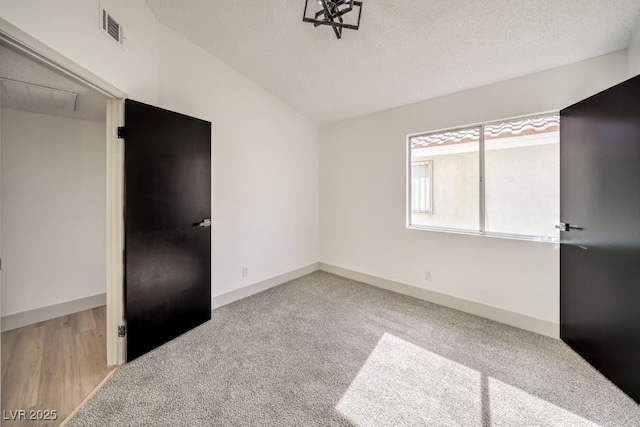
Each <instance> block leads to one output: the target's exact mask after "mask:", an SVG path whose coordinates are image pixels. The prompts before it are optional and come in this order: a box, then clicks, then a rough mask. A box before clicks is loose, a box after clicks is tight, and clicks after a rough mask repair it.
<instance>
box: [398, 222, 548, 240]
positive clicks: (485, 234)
mask: <svg viewBox="0 0 640 427" xmlns="http://www.w3.org/2000/svg"><path fill="white" fill-rule="evenodd" d="M407 228H408V229H410V230H422V231H435V232H436V233H451V234H465V235H468V236H478V237H491V238H495V239H509V240H524V241H527V242H541V243H553V244H557V243H560V238H559V237H542V236H526V235H522V234H507V233H491V232H482V231H473V230H461V229H456V228H443V227H429V226H425V225H412V224H409V225H407Z"/></svg>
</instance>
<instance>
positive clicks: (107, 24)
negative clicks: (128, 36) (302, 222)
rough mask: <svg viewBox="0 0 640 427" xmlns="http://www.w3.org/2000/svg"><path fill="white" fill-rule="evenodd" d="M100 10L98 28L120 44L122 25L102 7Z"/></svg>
mask: <svg viewBox="0 0 640 427" xmlns="http://www.w3.org/2000/svg"><path fill="white" fill-rule="evenodd" d="M101 12H102V14H101V15H102V16H101V19H100V29H101V30H102V31H104V33H105V34H107V35H108V36H109V37H111V38H112V39H113V40H115V41H116V42H118V43H119V44H122V39H123V37H122V27H121V26H120V24H119V23H118V21H116V20H115V19H113V16H111V15H109V13H108V12H107V11H106V10H104V9H102V11H101Z"/></svg>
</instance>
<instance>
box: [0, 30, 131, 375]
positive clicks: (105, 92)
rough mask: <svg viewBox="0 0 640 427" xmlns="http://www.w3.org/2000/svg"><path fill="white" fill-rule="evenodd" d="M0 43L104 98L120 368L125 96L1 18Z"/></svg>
mask: <svg viewBox="0 0 640 427" xmlns="http://www.w3.org/2000/svg"><path fill="white" fill-rule="evenodd" d="M0 41H2V42H3V43H5V44H7V45H9V46H11V47H12V48H13V49H15V50H17V51H19V52H21V53H22V54H23V55H24V56H26V57H28V58H30V59H31V60H33V61H34V62H37V63H40V64H42V65H45V66H46V67H48V68H51V69H53V70H55V71H57V72H60V73H62V74H64V75H65V76H66V77H68V78H69V79H71V80H73V81H75V82H77V83H80V84H82V85H84V86H88V87H90V88H91V89H93V90H95V91H96V92H98V93H100V94H101V95H102V96H104V97H105V98H107V117H106V141H105V148H106V154H107V157H106V170H107V173H106V183H107V188H106V208H107V212H106V214H107V223H106V229H105V232H106V237H107V248H106V249H107V259H106V266H107V275H106V286H107V288H106V293H107V330H106V342H107V365H109V366H111V365H122V364H123V363H124V361H125V346H124V339H122V338H119V337H118V325H124V281H123V251H124V209H123V208H124V143H123V140H122V139H118V135H117V128H118V126H123V125H124V99H125V98H127V94H126V93H125V92H123V91H121V90H120V89H118V88H116V87H115V86H113V85H111V84H110V83H108V82H106V81H105V80H102V79H101V78H100V77H98V76H96V75H95V74H93V73H91V72H90V71H88V70H86V69H85V68H83V67H81V66H80V65H78V64H76V63H75V62H73V61H71V60H69V59H68V58H66V57H64V56H63V55H61V54H59V53H58V52H56V51H55V50H53V49H51V48H50V47H48V46H47V45H45V44H44V43H42V42H40V41H39V40H37V39H35V38H33V37H31V36H30V35H28V34H27V33H25V32H24V31H22V30H20V29H19V28H17V27H15V26H14V25H12V24H10V23H9V22H7V21H6V20H4V19H2V18H0Z"/></svg>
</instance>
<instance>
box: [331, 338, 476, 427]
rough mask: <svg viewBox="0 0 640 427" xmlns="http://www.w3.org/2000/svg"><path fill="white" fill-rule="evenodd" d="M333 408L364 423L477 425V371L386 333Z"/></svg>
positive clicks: (369, 424)
mask: <svg viewBox="0 0 640 427" xmlns="http://www.w3.org/2000/svg"><path fill="white" fill-rule="evenodd" d="M336 410H337V411H338V412H339V413H340V414H342V415H343V416H344V417H346V418H347V419H348V420H349V421H351V422H352V423H353V424H355V425H357V426H363V427H364V426H371V425H379V426H391V425H432V424H430V423H432V422H433V421H434V420H437V421H438V423H439V424H443V425H464V426H479V425H482V402H481V384H480V373H479V372H478V371H475V370H473V369H469V368H467V367H466V366H463V365H461V364H459V363H456V362H453V361H451V360H449V359H446V358H444V357H441V356H438V355H437V354H434V353H432V352H430V351H427V350H425V349H423V348H421V347H418V346H416V345H414V344H411V343H409V342H407V341H404V340H402V339H400V338H398V337H395V336H393V335H390V334H387V333H385V334H384V335H383V336H382V338H380V341H378V344H377V345H376V347H375V349H374V350H373V352H372V353H371V354H370V355H369V357H368V358H367V361H366V362H365V364H364V366H363V367H362V369H360V372H358V375H357V376H356V378H355V379H354V380H353V382H352V383H351V385H350V386H349V389H348V390H347V392H346V393H345V394H344V395H343V396H342V398H341V399H340V401H339V402H338V404H337V405H336Z"/></svg>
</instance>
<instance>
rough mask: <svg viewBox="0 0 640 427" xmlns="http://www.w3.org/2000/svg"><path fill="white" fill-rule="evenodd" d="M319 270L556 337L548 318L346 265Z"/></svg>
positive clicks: (323, 266)
mask: <svg viewBox="0 0 640 427" xmlns="http://www.w3.org/2000/svg"><path fill="white" fill-rule="evenodd" d="M320 270H322V271H326V272H328V273H333V274H336V275H338V276H342V277H346V278H348V279H353V280H357V281H359V282H363V283H366V284H369V285H373V286H377V287H379V288H383V289H387V290H389V291H393V292H398V293H400V294H404V295H409V296H412V297H414V298H418V299H421V300H425V301H429V302H432V303H435V304H438V305H442V306H445V307H449V308H453V309H456V310H460V311H464V312H466V313H470V314H474V315H476V316H480V317H484V318H485V319H490V320H495V321H496V322H500V323H504V324H507V325H510V326H515V327H516V328H520V329H525V330H527V331H530V332H535V333H537V334H540V335H545V336H548V337H551V338H555V339H560V325H559V324H558V323H554V322H550V321H548V320H543V319H538V318H535V317H531V316H527V315H524V314H520V313H516V312H513V311H509V310H504V309H502V308H498V307H493V306H490V305H486V304H482V303H478V302H474V301H469V300H466V299H463V298H458V297H454V296H451V295H447V294H443V293H440V292H435V291H432V290H429V289H423V288H418V287H416V286H411V285H407V284H404V283H399V282H394V281H392V280H387V279H382V278H380V277H376V276H371V275H368V274H365V273H360V272H358V271H353V270H348V269H346V268H342V267H337V266H335V265H330V264H325V263H322V262H321V263H320Z"/></svg>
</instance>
